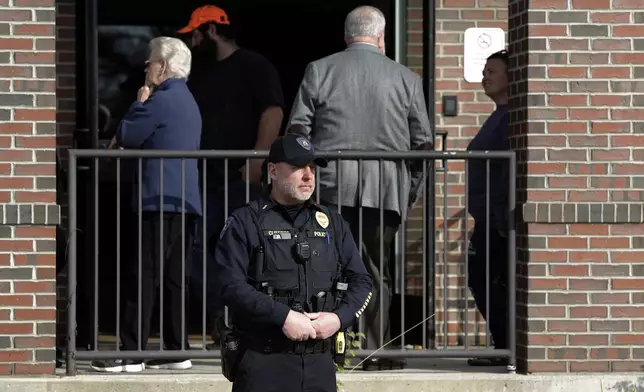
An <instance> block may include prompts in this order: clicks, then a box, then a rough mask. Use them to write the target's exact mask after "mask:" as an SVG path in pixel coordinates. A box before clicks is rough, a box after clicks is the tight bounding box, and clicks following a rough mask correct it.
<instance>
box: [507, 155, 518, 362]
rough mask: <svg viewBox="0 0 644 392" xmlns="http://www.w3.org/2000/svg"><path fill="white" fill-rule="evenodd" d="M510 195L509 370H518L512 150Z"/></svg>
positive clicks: (514, 175)
mask: <svg viewBox="0 0 644 392" xmlns="http://www.w3.org/2000/svg"><path fill="white" fill-rule="evenodd" d="M509 161H510V162H509V170H508V177H509V179H508V181H509V187H508V189H509V192H508V193H509V195H508V252H509V255H508V256H509V257H508V305H509V307H510V311H509V312H508V318H509V320H508V343H509V348H510V358H509V361H508V370H509V371H511V372H515V371H516V365H517V331H516V324H517V322H516V320H517V290H516V281H517V268H516V262H517V248H516V246H517V245H516V215H515V211H516V208H517V207H516V194H517V167H516V165H517V157H516V153H515V152H512V155H511V156H510V157H509Z"/></svg>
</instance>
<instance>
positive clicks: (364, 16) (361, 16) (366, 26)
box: [344, 5, 385, 39]
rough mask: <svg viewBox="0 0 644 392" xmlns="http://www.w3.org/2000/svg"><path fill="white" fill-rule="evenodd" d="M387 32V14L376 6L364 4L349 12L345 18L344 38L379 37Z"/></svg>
mask: <svg viewBox="0 0 644 392" xmlns="http://www.w3.org/2000/svg"><path fill="white" fill-rule="evenodd" d="M384 32H385V15H384V14H383V13H382V11H380V10H379V9H378V8H376V7H371V6H368V5H363V6H360V7H357V8H355V9H354V10H353V11H351V12H349V14H348V15H347V18H346V19H345V20H344V39H353V38H358V37H371V38H378V37H379V36H382V35H384Z"/></svg>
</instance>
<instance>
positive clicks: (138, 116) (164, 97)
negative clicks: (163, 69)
mask: <svg viewBox="0 0 644 392" xmlns="http://www.w3.org/2000/svg"><path fill="white" fill-rule="evenodd" d="M200 141H201V113H200V112H199V108H198V106H197V103H196V102H195V99H194V98H193V96H192V94H191V93H190V91H189V90H188V87H187V86H186V82H185V81H184V80H181V79H168V80H166V81H165V82H163V83H161V85H160V86H159V87H158V88H157V89H156V91H155V92H154V93H153V94H152V95H151V96H150V98H148V100H147V101H145V103H141V102H139V101H136V102H134V103H133V104H132V107H131V108H130V111H129V112H128V113H127V114H126V115H125V117H124V118H123V120H122V121H121V123H120V124H119V127H118V130H117V131H116V142H117V144H118V145H119V146H121V147H124V148H127V149H143V150H199V144H200ZM133 163H134V167H135V170H137V171H138V167H139V166H138V162H136V161H135V162H133ZM161 165H163V195H164V197H163V210H164V211H167V212H182V202H181V200H182V198H183V197H182V190H181V185H182V184H181V177H182V175H181V169H182V167H181V166H182V165H181V160H180V159H164V160H163V163H161V160H160V159H143V162H142V168H143V170H142V176H141V177H142V184H141V189H142V192H141V193H142V200H141V205H142V209H143V211H159V210H160V204H161V203H160V196H161V194H162V189H161V180H160V174H161V168H160V166H161ZM184 170H185V171H184V175H185V177H184V179H185V212H186V213H191V214H197V215H201V198H200V193H199V169H198V167H197V160H196V159H186V160H185V168H184ZM138 179H139V173H138V172H136V173H135V176H134V183H135V185H134V194H133V198H132V207H133V208H134V211H138V210H139V185H138Z"/></svg>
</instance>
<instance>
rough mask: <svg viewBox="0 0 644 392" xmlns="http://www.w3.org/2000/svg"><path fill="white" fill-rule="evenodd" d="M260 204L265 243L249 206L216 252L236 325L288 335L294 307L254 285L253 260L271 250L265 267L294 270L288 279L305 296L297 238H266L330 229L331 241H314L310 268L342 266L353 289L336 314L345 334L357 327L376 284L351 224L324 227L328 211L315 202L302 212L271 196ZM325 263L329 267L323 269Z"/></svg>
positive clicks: (218, 275)
mask: <svg viewBox="0 0 644 392" xmlns="http://www.w3.org/2000/svg"><path fill="white" fill-rule="evenodd" d="M257 203H259V204H258V205H257V206H256V208H257V207H258V208H257V209H256V211H257V212H258V214H259V217H260V218H261V219H260V222H263V223H261V225H262V230H263V231H264V233H262V234H263V235H264V241H263V242H262V241H261V239H260V237H259V233H258V229H257V226H256V224H255V223H254V221H253V216H252V215H251V214H253V211H252V210H251V208H252V207H251V206H245V207H242V208H239V209H238V210H236V211H234V212H233V213H232V214H231V216H230V217H229V219H228V221H227V222H226V225H225V227H224V229H223V230H222V232H221V235H220V240H219V241H218V243H217V247H216V249H215V257H214V260H215V261H214V266H213V268H214V271H213V272H214V273H213V275H214V276H215V282H214V284H215V285H216V288H217V289H216V291H217V292H218V296H219V297H220V298H221V300H222V301H223V302H224V304H225V305H227V306H228V307H229V309H230V310H231V311H232V313H233V319H234V323H235V325H236V326H237V327H238V328H240V329H241V330H242V331H243V330H247V331H253V332H254V333H257V331H261V335H263V336H271V335H281V336H283V333H282V331H281V328H282V326H283V325H284V321H285V320H286V317H287V315H288V312H289V310H290V308H289V306H287V305H286V304H283V303H280V302H278V301H276V300H274V299H273V298H271V297H269V296H268V295H267V294H264V293H263V292H260V291H258V290H257V289H256V287H254V286H253V282H252V280H251V279H250V277H251V276H253V272H252V271H251V268H250V266H251V260H252V257H253V252H254V249H255V248H256V247H258V246H260V245H265V246H266V249H265V255H266V267H265V268H266V269H270V268H273V269H275V268H277V269H278V270H279V269H282V270H290V271H289V272H288V273H287V275H288V279H289V280H293V281H292V282H291V284H296V285H298V286H299V289H298V290H297V291H298V292H300V294H301V295H302V296H303V297H304V296H305V295H304V294H303V293H304V292H305V287H306V286H305V285H306V282H305V274H304V270H303V269H304V267H303V266H302V265H298V264H297V263H296V261H295V259H294V258H293V257H292V256H291V248H292V246H293V244H294V243H295V242H294V239H292V238H288V239H283V238H282V239H279V238H278V239H274V238H272V237H271V236H266V235H265V234H266V232H267V231H270V230H286V229H294V232H297V230H298V229H300V228H302V229H309V230H326V231H327V232H328V233H329V235H328V236H327V237H326V238H325V237H319V238H311V237H309V243H310V244H311V250H312V256H311V260H310V261H309V263H310V265H311V266H313V268H312V269H313V270H316V267H315V266H318V267H317V268H327V270H328V269H330V268H332V269H337V268H338V262H339V263H340V266H341V271H342V272H341V276H343V277H345V278H346V282H347V283H348V288H347V292H346V295H345V296H344V298H343V300H342V303H341V304H340V305H339V306H338V308H337V309H335V310H334V313H336V314H337V315H338V317H339V318H340V322H341V324H342V327H341V328H342V329H346V328H348V327H350V326H352V325H353V323H354V321H355V319H356V317H358V316H359V315H360V314H361V313H362V311H363V310H364V307H365V306H366V304H367V303H368V301H369V299H370V297H371V287H372V280H371V276H370V275H369V273H368V272H367V271H366V269H365V266H364V263H363V261H362V259H361V257H360V253H359V251H358V248H357V246H356V244H355V242H354V239H353V237H352V235H351V232H350V231H349V229H348V227H347V225H346V223H345V221H344V220H343V219H342V218H341V217H340V216H339V215H338V216H337V218H336V219H332V217H328V218H329V225H328V226H327V227H326V228H324V227H323V226H322V225H321V224H320V223H319V221H318V220H317V218H316V217H317V216H319V215H316V213H318V214H319V213H320V212H324V211H323V210H322V209H321V208H320V207H319V206H318V205H317V204H316V203H314V202H312V201H308V202H306V203H304V204H303V205H302V206H301V209H299V211H298V207H297V206H288V207H285V206H282V205H280V204H278V203H276V202H275V201H273V200H272V199H271V198H270V197H269V196H268V195H264V196H262V197H261V198H260V199H259V200H258V202H257ZM325 211H327V212H330V211H328V210H325ZM330 213H333V212H330ZM268 222H271V223H268ZM323 223H324V222H323ZM268 225H270V226H271V227H268ZM319 232H320V231H318V233H319ZM334 236H338V237H339V238H338V239H339V240H340V241H339V242H338V245H337V248H336V243H335V241H336V238H333V237H334ZM278 237H279V236H278ZM338 248H339V252H338ZM338 253H339V255H338ZM273 263H274V264H273ZM322 264H324V266H322V267H320V266H321V265H322ZM271 265H272V266H271ZM325 266H326V267H325ZM314 274H315V272H313V274H311V273H309V274H307V275H306V276H308V277H309V279H308V280H309V287H310V286H311V285H312V284H311V283H312V282H311V279H315V276H316V275H314ZM311 276H313V278H312V277H311ZM331 286H332V283H329V289H330V288H331ZM309 295H315V293H313V292H311V293H309ZM302 299H304V300H305V298H302Z"/></svg>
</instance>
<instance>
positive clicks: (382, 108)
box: [289, 6, 433, 369]
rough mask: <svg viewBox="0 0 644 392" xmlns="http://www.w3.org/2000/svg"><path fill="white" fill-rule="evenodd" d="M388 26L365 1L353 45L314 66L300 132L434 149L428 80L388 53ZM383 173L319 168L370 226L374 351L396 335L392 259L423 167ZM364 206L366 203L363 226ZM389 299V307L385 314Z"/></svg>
mask: <svg viewBox="0 0 644 392" xmlns="http://www.w3.org/2000/svg"><path fill="white" fill-rule="evenodd" d="M384 31H385V18H384V15H383V14H382V12H381V11H380V10H378V9H377V8H374V7H369V6H362V7H358V8H356V9H354V10H353V11H351V12H350V13H349V14H348V15H347V18H346V20H345V26H344V37H345V41H346V43H347V48H346V49H345V50H344V51H342V52H339V53H335V54H333V55H330V56H328V57H325V58H323V59H320V60H317V61H314V62H312V63H310V64H309V65H308V66H307V68H306V71H305V75H304V79H303V80H302V84H301V85H300V89H299V92H298V94H297V96H296V98H295V102H294V104H293V108H292V111H291V117H290V120H289V130H291V131H292V129H299V130H300V131H299V132H301V133H304V134H308V136H309V137H310V138H311V140H312V141H313V144H314V145H315V146H316V149H318V150H319V151H337V150H368V151H372V150H377V151H410V150H420V149H431V148H432V140H433V137H432V130H431V128H430V123H429V118H428V116H427V108H426V106H425V98H424V96H423V88H422V79H421V77H420V76H419V75H417V74H416V73H414V72H413V71H411V70H410V69H409V68H407V67H405V66H403V65H401V64H398V63H396V62H395V61H392V60H390V59H389V58H387V57H386V56H385V55H384V54H385V40H384ZM382 170H383V173H382V178H383V183H382V184H381V183H380V165H379V163H378V162H377V161H364V162H363V164H362V166H360V165H359V163H358V161H342V162H341V163H338V162H329V167H328V168H326V169H324V170H320V173H319V178H320V192H321V193H320V197H321V200H322V201H324V202H325V203H327V204H332V205H340V206H341V207H340V210H341V213H342V215H343V217H344V218H345V219H346V220H347V221H348V222H349V224H350V225H351V230H352V232H353V236H354V238H355V239H356V242H357V241H358V239H359V238H360V231H362V237H361V242H362V244H361V248H362V251H363V260H364V262H365V264H366V266H367V269H368V271H369V273H371V275H372V276H373V278H374V285H373V287H374V289H375V291H376V292H375V293H374V294H375V295H374V296H373V298H372V300H371V302H370V305H369V306H368V308H367V310H366V312H365V316H364V317H365V318H366V320H365V324H366V327H367V330H366V336H367V347H368V348H369V349H376V348H378V347H380V346H381V345H383V344H385V343H387V342H388V341H389V340H390V336H389V322H388V320H389V306H390V303H391V294H392V293H391V283H392V282H391V272H390V269H392V266H391V265H389V259H390V257H389V256H390V253H391V250H392V249H391V247H392V244H393V241H394V238H395V235H396V232H397V230H398V227H399V225H400V222H401V219H406V217H407V210H408V209H409V207H410V206H411V204H412V203H413V202H414V201H415V199H416V196H417V193H418V190H419V186H418V184H419V183H420V180H421V178H420V177H421V175H420V174H422V164H421V165H418V164H417V163H415V164H412V162H406V163H403V162H394V161H385V162H383V165H382ZM359 171H361V172H362V173H361V174H362V176H361V180H362V182H361V183H358V178H359V175H358V173H359ZM338 172H339V174H340V184H338ZM381 192H382V195H381ZM381 196H382V200H383V205H382V207H383V209H384V212H383V219H382V222H381V220H380V211H379V207H380V197H381ZM359 206H362V207H363V210H362V211H363V219H362V230H360V223H359V218H358V216H359V214H358V207H359ZM381 230H382V232H383V236H382V239H383V245H384V246H383V248H384V249H383V252H382V253H381V249H380V231H381ZM381 260H382V264H383V266H384V267H383V269H382V270H381V269H380V263H381ZM381 279H382V281H383V284H382V285H381ZM381 297H382V298H383V300H384V301H383V302H384V305H385V306H384V309H382V313H381V312H380V311H379V305H380V300H381ZM381 324H382V328H381ZM395 362H397V361H393V362H392V360H382V361H377V360H376V361H374V362H372V363H369V364H367V366H366V369H371V368H373V367H374V366H373V365H376V366H375V367H376V368H378V367H388V366H394V367H397V366H396V365H400V363H395Z"/></svg>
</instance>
